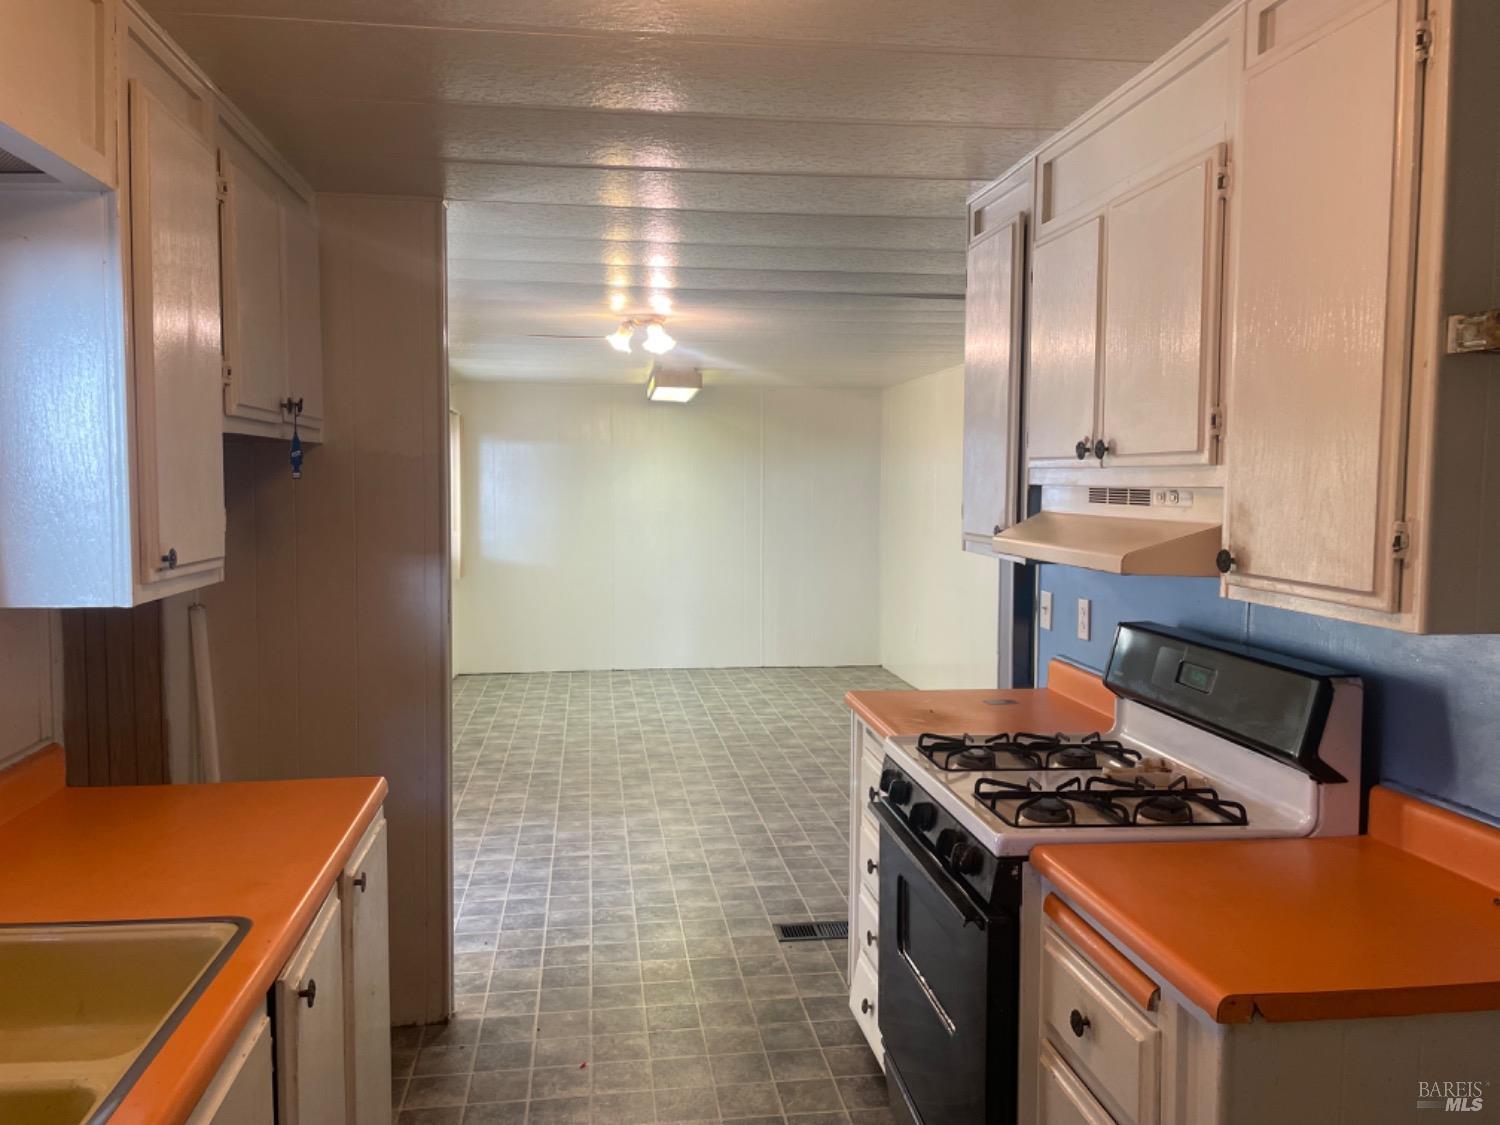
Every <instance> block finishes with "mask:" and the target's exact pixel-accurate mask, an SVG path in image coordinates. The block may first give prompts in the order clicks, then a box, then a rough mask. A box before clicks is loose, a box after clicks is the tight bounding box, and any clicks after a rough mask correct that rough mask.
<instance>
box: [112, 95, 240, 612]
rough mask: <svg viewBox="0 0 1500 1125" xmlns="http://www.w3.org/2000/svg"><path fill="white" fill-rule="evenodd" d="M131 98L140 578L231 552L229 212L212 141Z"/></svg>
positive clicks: (152, 104)
mask: <svg viewBox="0 0 1500 1125" xmlns="http://www.w3.org/2000/svg"><path fill="white" fill-rule="evenodd" d="M129 100H130V253H131V279H130V281H131V301H132V318H133V326H134V334H135V335H134V342H133V348H132V359H133V362H134V367H135V380H134V381H135V395H136V402H135V411H136V464H137V468H138V470H139V479H138V481H137V502H138V507H139V544H140V555H141V571H140V580H141V582H142V583H143V584H146V583H150V582H152V581H159V580H162V579H164V578H168V577H172V576H176V575H184V574H190V573H192V572H194V571H198V570H208V569H212V568H214V567H217V566H219V565H220V564H221V563H222V561H223V558H224V451H223V439H222V436H221V435H222V427H221V425H220V410H221V407H220V401H221V394H220V390H219V388H220V379H221V375H220V354H221V349H220V333H219V252H218V242H219V215H218V184H217V163H216V160H215V158H214V152H213V149H211V148H210V147H209V146H208V145H207V144H205V143H204V141H203V140H202V138H201V137H200V136H199V135H198V134H197V133H196V132H194V130H193V129H192V128H190V127H189V126H188V125H186V124H184V123H183V122H182V121H180V120H179V119H178V118H177V117H175V116H174V115H173V114H172V112H171V111H170V110H168V109H167V108H166V105H165V103H164V102H161V101H160V100H158V99H157V97H156V95H155V94H153V93H151V92H150V91H149V90H148V89H147V88H146V87H145V86H143V85H141V84H140V83H139V82H135V81H132V82H131V83H130V87H129Z"/></svg>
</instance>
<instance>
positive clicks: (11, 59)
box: [0, 0, 119, 188]
mask: <svg viewBox="0 0 1500 1125" xmlns="http://www.w3.org/2000/svg"><path fill="white" fill-rule="evenodd" d="M116 11H117V9H116V3H115V0H0V150H3V151H5V152H8V153H10V154H11V155H12V156H13V157H16V158H18V159H19V160H21V161H24V162H25V163H26V164H28V165H30V166H31V167H32V168H34V169H36V171H35V172H34V173H28V172H26V171H25V170H24V169H16V170H14V171H12V170H10V169H7V170H6V176H5V178H6V179H7V180H9V179H10V178H11V177H12V176H14V177H15V180H16V181H20V182H23V183H24V182H27V181H30V182H33V183H47V182H49V181H50V182H54V183H57V184H60V185H62V186H65V187H73V188H91V187H114V186H115V184H116V182H117V171H116V167H115V145H116V136H115V121H116V118H117V116H118V108H117V105H118V98H119V92H118V86H117V84H116V80H115V73H116V56H115V16H116Z"/></svg>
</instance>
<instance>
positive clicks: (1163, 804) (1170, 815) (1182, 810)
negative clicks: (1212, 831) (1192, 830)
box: [1135, 792, 1193, 824]
mask: <svg viewBox="0 0 1500 1125" xmlns="http://www.w3.org/2000/svg"><path fill="white" fill-rule="evenodd" d="M1135 815H1136V819H1138V820H1149V821H1151V822H1153V823H1155V824H1191V823H1192V822H1193V806H1192V805H1190V804H1188V803H1187V801H1186V800H1185V799H1183V798H1182V797H1179V796H1178V795H1177V794H1176V793H1170V792H1164V793H1160V794H1157V795H1156V796H1154V797H1147V798H1146V799H1145V800H1143V801H1141V802H1139V803H1138V804H1137V805H1136V806H1135Z"/></svg>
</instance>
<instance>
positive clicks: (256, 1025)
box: [187, 1010, 276, 1125]
mask: <svg viewBox="0 0 1500 1125" xmlns="http://www.w3.org/2000/svg"><path fill="white" fill-rule="evenodd" d="M275 1094H276V1085H275V1080H274V1079H273V1077H272V1075H271V1021H270V1020H269V1019H267V1018H266V1014H265V1012H264V1011H263V1010H258V1011H257V1012H256V1013H255V1016H254V1017H253V1018H252V1019H251V1020H250V1023H249V1024H248V1025H246V1027H245V1030H244V1031H242V1032H241V1033H240V1037H239V1039H238V1040H237V1041H236V1042H235V1045H234V1047H233V1049H231V1050H230V1052H229V1057H228V1058H227V1059H225V1060H224V1065H223V1066H221V1067H219V1073H218V1074H216V1075H214V1077H213V1081H211V1082H210V1083H209V1084H208V1089H207V1090H205V1091H204V1093H203V1097H201V1098H200V1099H198V1104H197V1106H196V1107H195V1108H194V1109H193V1112H192V1115H191V1116H190V1117H188V1120H187V1125H274V1123H275V1121H276V1097H275Z"/></svg>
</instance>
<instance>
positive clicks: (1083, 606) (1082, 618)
mask: <svg viewBox="0 0 1500 1125" xmlns="http://www.w3.org/2000/svg"><path fill="white" fill-rule="evenodd" d="M1078 639H1079V640H1080V641H1086V640H1088V639H1089V600H1088V598H1079V599H1078Z"/></svg>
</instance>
